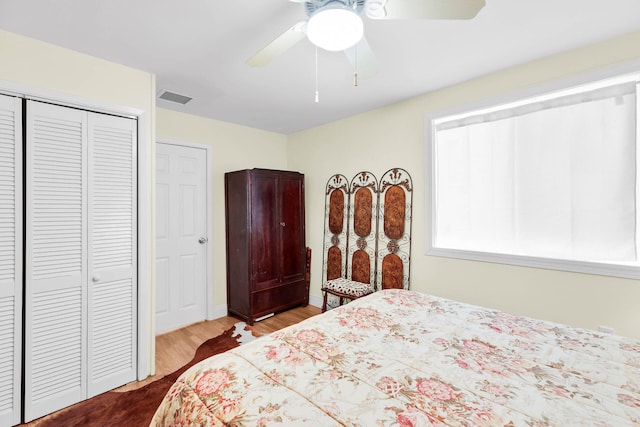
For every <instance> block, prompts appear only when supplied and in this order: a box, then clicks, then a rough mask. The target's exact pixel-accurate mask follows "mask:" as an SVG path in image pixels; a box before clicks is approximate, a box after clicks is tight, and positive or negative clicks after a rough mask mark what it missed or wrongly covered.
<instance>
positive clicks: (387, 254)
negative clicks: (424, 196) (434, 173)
mask: <svg viewBox="0 0 640 427" xmlns="http://www.w3.org/2000/svg"><path fill="white" fill-rule="evenodd" d="M378 197H379V203H378V253H377V263H378V269H377V274H378V277H377V279H376V283H378V284H381V286H380V288H381V289H389V288H399V289H409V267H410V265H411V263H410V262H409V261H410V259H411V203H412V200H413V183H412V181H411V177H410V176H409V174H408V173H407V171H405V170H404V169H399V168H396V169H391V170H389V171H387V172H386V173H385V174H384V175H383V176H382V179H381V180H380V188H379V193H378Z"/></svg>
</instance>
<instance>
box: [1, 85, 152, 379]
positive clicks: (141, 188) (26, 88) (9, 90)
mask: <svg viewBox="0 0 640 427" xmlns="http://www.w3.org/2000/svg"><path fill="white" fill-rule="evenodd" d="M0 93H3V94H5V95H9V96H17V97H20V98H25V99H31V100H35V101H43V102H50V103H55V104H58V105H61V106H67V107H73V108H80V109H83V110H90V111H94V112H97V113H105V114H113V115H118V116H125V117H132V118H135V119H137V122H138V141H137V149H138V164H137V168H138V171H137V173H138V200H137V206H138V236H137V241H138V245H137V246H138V272H137V274H138V304H137V306H138V313H137V328H138V339H137V344H138V360H137V379H138V380H143V379H145V378H147V377H148V376H149V375H152V374H153V373H155V334H154V331H153V329H152V328H153V324H152V315H153V312H154V311H153V301H152V298H151V295H152V292H151V283H152V278H153V259H154V258H155V255H154V252H155V250H154V245H153V244H152V241H151V239H152V238H153V237H152V236H153V235H154V228H155V224H154V219H153V216H152V206H153V199H152V197H151V196H150V191H151V190H150V189H151V181H152V180H151V174H152V171H153V162H154V160H153V151H154V150H153V141H152V139H151V138H152V133H153V128H152V127H151V125H152V124H153V118H152V109H151V108H150V109H149V110H143V109H140V108H135V107H129V106H126V105H122V104H115V103H112V102H107V101H102V100H96V99H88V98H84V97H81V96H78V95H72V94H68V93H63V92H58V91H54V90H50V89H44V88H41V87H35V86H30V85H27V84H22V83H16V82H10V81H6V80H0ZM153 102H154V101H153V99H150V103H153Z"/></svg>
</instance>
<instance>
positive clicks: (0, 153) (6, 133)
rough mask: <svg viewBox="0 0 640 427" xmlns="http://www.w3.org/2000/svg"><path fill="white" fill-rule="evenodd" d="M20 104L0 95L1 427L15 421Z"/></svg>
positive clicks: (18, 357)
mask: <svg viewBox="0 0 640 427" xmlns="http://www.w3.org/2000/svg"><path fill="white" fill-rule="evenodd" d="M21 105H22V102H21V100H20V99H18V98H13V97H9V96H4V95H0V425H14V424H18V423H19V422H20V384H21V381H20V377H21V376H20V372H21V370H20V366H21V362H22V360H21V359H22V358H21V349H22V344H21V343H22V332H21V331H22V328H21V326H22V118H21V112H22V108H21Z"/></svg>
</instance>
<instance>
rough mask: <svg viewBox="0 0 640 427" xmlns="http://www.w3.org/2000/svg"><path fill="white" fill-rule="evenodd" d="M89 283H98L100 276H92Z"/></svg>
mask: <svg viewBox="0 0 640 427" xmlns="http://www.w3.org/2000/svg"><path fill="white" fill-rule="evenodd" d="M91 281H92V282H94V283H96V282H99V281H100V276H99V275H97V274H96V275H95V276H93V277H92V278H91Z"/></svg>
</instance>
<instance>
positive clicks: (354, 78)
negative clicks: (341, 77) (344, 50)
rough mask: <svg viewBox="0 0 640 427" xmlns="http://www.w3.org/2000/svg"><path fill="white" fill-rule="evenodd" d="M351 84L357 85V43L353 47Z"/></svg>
mask: <svg viewBox="0 0 640 427" xmlns="http://www.w3.org/2000/svg"><path fill="white" fill-rule="evenodd" d="M353 54H354V59H353V85H354V86H355V87H358V45H357V44H356V45H355V47H354V48H353Z"/></svg>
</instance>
